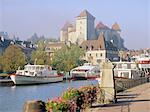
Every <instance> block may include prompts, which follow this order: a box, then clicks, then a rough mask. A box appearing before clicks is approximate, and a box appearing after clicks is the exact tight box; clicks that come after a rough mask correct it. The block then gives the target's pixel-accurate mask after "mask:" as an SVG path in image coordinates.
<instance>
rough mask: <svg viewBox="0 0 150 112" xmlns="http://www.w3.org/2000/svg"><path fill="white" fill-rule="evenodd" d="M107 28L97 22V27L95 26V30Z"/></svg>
mask: <svg viewBox="0 0 150 112" xmlns="http://www.w3.org/2000/svg"><path fill="white" fill-rule="evenodd" d="M106 28H108V27H107V26H106V25H104V24H103V23H102V22H99V23H98V24H97V25H96V29H106Z"/></svg>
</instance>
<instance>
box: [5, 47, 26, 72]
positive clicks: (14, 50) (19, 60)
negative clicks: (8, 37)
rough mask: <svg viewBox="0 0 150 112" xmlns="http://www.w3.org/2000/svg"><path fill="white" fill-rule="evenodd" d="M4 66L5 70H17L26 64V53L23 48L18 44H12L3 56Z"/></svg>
mask: <svg viewBox="0 0 150 112" xmlns="http://www.w3.org/2000/svg"><path fill="white" fill-rule="evenodd" d="M2 58H3V60H2V66H3V70H4V71H16V70H17V69H18V67H21V68H23V66H24V65H25V63H26V61H25V55H24V53H23V52H22V50H21V48H19V47H18V46H16V45H10V46H8V47H7V48H6V50H5V52H4V54H3V56H2Z"/></svg>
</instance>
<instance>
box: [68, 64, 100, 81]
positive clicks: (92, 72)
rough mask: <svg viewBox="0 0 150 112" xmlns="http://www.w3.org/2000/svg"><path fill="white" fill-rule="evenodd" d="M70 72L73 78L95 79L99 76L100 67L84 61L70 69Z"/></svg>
mask: <svg viewBox="0 0 150 112" xmlns="http://www.w3.org/2000/svg"><path fill="white" fill-rule="evenodd" d="M70 73H71V76H72V79H75V80H81V79H96V78H98V77H100V67H99V66H98V65H92V64H91V63H85V64H84V65H83V66H79V67H76V68H74V69H72V70H71V72H70Z"/></svg>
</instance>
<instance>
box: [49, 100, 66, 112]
mask: <svg viewBox="0 0 150 112" xmlns="http://www.w3.org/2000/svg"><path fill="white" fill-rule="evenodd" d="M68 108H69V105H68V103H67V101H65V100H63V99H62V98H61V97H58V98H55V99H52V100H49V101H48V102H47V103H46V110H47V112H67V110H68Z"/></svg>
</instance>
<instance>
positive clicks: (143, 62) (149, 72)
mask: <svg viewBox="0 0 150 112" xmlns="http://www.w3.org/2000/svg"><path fill="white" fill-rule="evenodd" d="M134 59H135V61H136V62H137V63H138V66H139V69H140V70H141V71H142V72H143V76H145V77H150V54H148V53H145V54H141V55H139V56H136V57H134Z"/></svg>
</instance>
